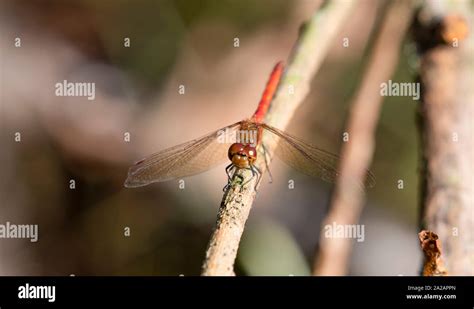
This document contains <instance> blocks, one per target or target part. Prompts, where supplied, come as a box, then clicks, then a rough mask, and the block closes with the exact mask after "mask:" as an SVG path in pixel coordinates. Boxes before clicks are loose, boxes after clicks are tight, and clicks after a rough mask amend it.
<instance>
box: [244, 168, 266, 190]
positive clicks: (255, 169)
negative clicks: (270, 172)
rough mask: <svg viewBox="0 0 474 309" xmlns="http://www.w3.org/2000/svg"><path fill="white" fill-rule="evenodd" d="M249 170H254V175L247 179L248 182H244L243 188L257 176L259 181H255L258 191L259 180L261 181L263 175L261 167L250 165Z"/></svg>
mask: <svg viewBox="0 0 474 309" xmlns="http://www.w3.org/2000/svg"><path fill="white" fill-rule="evenodd" d="M247 169H248V170H250V171H251V172H252V177H251V178H249V179H247V181H246V182H244V183H243V184H242V186H241V190H242V189H243V188H244V186H245V185H246V184H248V183H249V182H250V181H251V180H252V179H253V178H254V177H257V181H256V182H255V188H254V189H255V191H257V185H258V182H259V181H260V178H261V176H262V172H261V171H260V169H259V168H258V167H256V166H255V165H250V167H249V168H247Z"/></svg>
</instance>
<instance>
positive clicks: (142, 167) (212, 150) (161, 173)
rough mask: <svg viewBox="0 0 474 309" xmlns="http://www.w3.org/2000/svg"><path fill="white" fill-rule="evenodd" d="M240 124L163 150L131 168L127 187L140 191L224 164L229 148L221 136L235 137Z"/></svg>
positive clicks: (126, 183) (126, 182)
mask: <svg viewBox="0 0 474 309" xmlns="http://www.w3.org/2000/svg"><path fill="white" fill-rule="evenodd" d="M240 124H241V122H240V121H239V122H236V123H234V124H232V125H230V126H227V127H225V128H222V129H220V130H216V131H214V132H212V133H209V134H207V135H205V136H203V137H201V138H197V139H194V140H192V141H189V142H186V143H183V144H180V145H177V146H174V147H171V148H168V149H165V150H162V151H160V152H157V153H155V154H153V155H151V156H149V157H147V158H145V159H143V160H140V161H138V162H137V163H135V165H133V166H132V167H130V169H129V171H128V177H127V180H125V186H126V187H140V186H145V185H148V184H150V183H152V182H161V181H167V180H172V179H176V178H181V177H185V176H191V175H195V174H199V173H202V172H204V171H206V170H208V169H210V168H212V167H214V166H217V165H220V164H222V163H224V162H225V161H226V160H228V158H227V151H228V149H229V146H230V144H229V143H225V142H222V141H221V140H220V139H219V136H220V135H219V133H221V132H226V134H232V132H235V131H236V130H238V129H239V128H240Z"/></svg>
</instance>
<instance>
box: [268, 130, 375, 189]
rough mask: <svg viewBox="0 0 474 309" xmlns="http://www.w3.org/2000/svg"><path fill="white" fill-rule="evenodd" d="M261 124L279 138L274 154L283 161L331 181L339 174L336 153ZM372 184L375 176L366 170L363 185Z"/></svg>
mask: <svg viewBox="0 0 474 309" xmlns="http://www.w3.org/2000/svg"><path fill="white" fill-rule="evenodd" d="M262 126H263V127H264V128H265V129H266V130H267V131H269V132H271V133H273V136H276V137H278V138H279V141H278V146H277V148H276V150H275V155H276V156H278V157H279V158H280V159H281V160H282V161H283V162H285V163H286V164H288V165H289V166H291V167H292V168H294V169H296V170H297V171H299V172H301V173H303V174H306V175H309V176H314V177H318V178H321V179H322V180H325V181H327V182H331V183H334V182H336V180H337V178H338V177H339V175H340V174H339V171H338V165H339V160H340V158H339V157H338V156H337V155H334V154H332V153H330V152H327V151H325V150H322V149H319V148H317V147H315V146H313V145H310V144H308V143H306V142H304V141H302V140H300V139H298V138H296V137H294V136H291V135H289V134H287V133H285V132H283V131H281V130H279V129H277V128H274V127H272V126H269V125H267V124H262ZM374 185H375V177H374V176H373V174H372V173H371V172H370V171H367V173H366V180H365V182H364V187H367V188H371V187H373V186H374Z"/></svg>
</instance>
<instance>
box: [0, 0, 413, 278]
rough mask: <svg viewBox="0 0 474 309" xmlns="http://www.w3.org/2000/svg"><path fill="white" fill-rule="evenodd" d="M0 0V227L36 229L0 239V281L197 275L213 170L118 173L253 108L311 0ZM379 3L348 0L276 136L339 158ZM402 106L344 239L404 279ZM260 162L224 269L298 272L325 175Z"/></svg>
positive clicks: (406, 109)
mask: <svg viewBox="0 0 474 309" xmlns="http://www.w3.org/2000/svg"><path fill="white" fill-rule="evenodd" d="M0 3H1V10H0V12H1V13H0V14H1V18H0V34H1V35H0V47H1V55H0V61H1V80H0V90H1V110H0V113H1V114H0V126H1V133H0V138H1V147H0V162H1V168H0V176H1V177H0V181H1V183H0V223H2V224H4V223H5V222H6V221H10V222H12V223H17V224H38V225H39V241H38V242H37V243H31V242H30V241H29V240H27V239H20V240H18V239H0V275H69V274H75V275H172V276H175V275H180V274H182V275H185V276H187V275H198V274H199V273H200V267H201V263H202V260H203V258H204V253H205V249H206V245H207V242H208V240H209V237H210V235H211V231H212V228H213V227H214V224H215V219H216V215H217V210H218V206H219V204H220V200H221V198H222V187H223V186H224V184H225V183H226V175H225V172H224V165H223V166H222V167H219V168H215V169H212V170H210V171H208V172H206V173H204V174H200V175H197V176H193V177H189V178H186V179H185V188H184V189H180V188H179V183H178V181H170V182H167V183H159V184H154V185H150V186H147V187H143V188H137V189H126V188H124V187H123V181H124V180H125V178H126V174H127V169H128V167H129V166H130V165H131V164H132V163H133V162H134V161H137V160H138V159H141V158H142V157H144V156H146V155H148V154H150V153H153V152H156V151H158V150H160V149H163V148H165V147H169V146H173V145H176V144H178V143H181V142H185V141H188V140H190V139H193V138H196V137H199V136H202V135H204V134H206V133H208V132H210V131H213V130H215V129H218V128H220V127H223V126H225V125H228V124H230V123H233V122H235V121H238V120H241V119H243V118H245V117H249V116H250V115H251V114H252V113H253V111H254V109H255V108H256V104H257V102H258V100H259V97H260V95H261V92H262V90H263V87H264V85H265V83H266V79H267V76H268V74H269V72H270V71H271V69H272V67H273V65H274V64H275V63H276V62H277V61H279V60H282V59H283V60H285V59H287V57H288V55H289V54H290V51H291V48H292V45H293V43H294V42H295V40H296V38H297V35H298V29H299V27H300V25H301V23H302V22H303V21H305V20H306V19H308V18H309V17H310V16H311V14H312V13H313V11H314V10H315V9H316V8H317V6H318V1H309V0H299V1H284V0H281V1H274V0H272V1H271V0H267V1H251V0H226V1H212V0H207V1H184V0H182V1H168V0H166V1H165V0H163V1H158V0H135V1H127V0H116V1H93V0H74V1H73V0H69V1H61V0H44V1H34V0H15V1H5V0H4V1H2V2H0ZM386 4H387V2H386V1H378V0H364V1H359V2H358V5H357V8H356V9H355V11H354V13H353V14H352V15H351V16H350V18H348V19H347V20H346V22H345V25H344V27H343V29H342V31H340V33H339V35H338V36H337V37H336V38H335V39H334V42H333V45H332V48H331V51H330V52H329V54H328V56H327V58H326V60H325V62H324V65H323V66H322V67H321V69H320V71H319V73H318V74H317V76H316V77H315V79H314V81H313V84H312V91H311V94H310V95H309V96H308V97H307V98H306V100H305V102H304V103H303V104H302V107H301V108H300V109H299V110H298V112H297V113H296V115H295V117H294V119H293V121H292V122H291V125H290V126H289V127H288V128H287V131H288V132H290V133H291V134H293V135H296V136H299V137H301V138H302V139H304V140H306V141H308V142H310V143H312V144H314V145H317V146H318V147H320V148H323V149H327V150H329V151H331V152H334V153H338V151H339V148H340V146H341V143H342V133H343V132H344V127H345V121H346V119H347V116H348V109H349V107H350V106H349V104H350V102H351V98H352V96H353V94H354V91H355V90H356V89H357V86H358V85H359V83H360V82H361V78H362V76H363V69H364V67H365V65H366V64H367V55H368V52H369V51H370V47H371V45H372V43H373V36H374V33H375V32H376V30H377V29H378V26H379V25H380V22H381V19H382V18H383V11H384V10H385V7H386ZM16 38H20V39H21V47H15V39H16ZM125 38H130V47H126V46H124V39H125ZM235 38H238V39H239V46H238V47H235V46H234V39H235ZM343 38H349V40H350V41H349V42H350V44H349V46H348V47H344V46H343ZM416 65H417V58H416V55H415V50H414V46H413V45H411V43H410V42H409V40H406V43H404V46H403V51H402V53H401V59H400V61H399V65H398V69H397V73H396V75H395V76H394V77H393V80H394V81H404V82H411V81H412V80H413V76H414V72H415V71H416ZM63 80H68V81H73V82H74V81H87V82H95V83H96V98H95V100H93V101H89V100H87V99H86V98H83V97H82V98H81V97H75V98H71V97H57V96H55V93H54V90H55V88H54V85H55V84H56V83H57V82H62V81H63ZM180 85H185V94H183V95H181V94H179V92H178V89H179V86H180ZM416 108H417V101H413V100H412V99H411V98H406V97H405V98H404V97H387V98H386V100H385V101H384V103H383V109H382V114H381V119H380V123H379V126H378V129H377V140H376V142H377V145H376V153H375V157H374V162H373V165H372V166H371V170H372V172H373V173H374V174H375V175H376V179H377V185H376V186H375V187H374V188H373V189H370V190H368V192H367V202H366V207H365V210H364V213H363V216H362V224H365V241H364V242H362V243H359V242H354V252H353V257H352V259H351V262H350V264H351V266H350V274H352V275H417V274H418V271H419V268H420V262H421V254H420V253H419V247H418V238H417V232H418V224H417V220H418V211H417V209H418V193H417V192H418V175H417V173H418V172H417V171H418V141H417V137H418V133H417V128H416V122H415V112H416ZM127 132H128V133H130V141H127V140H126V139H125V138H124V136H125V134H126V133H127ZM16 133H20V134H21V141H20V142H16V141H15V134H16ZM271 170H272V174H273V176H274V177H273V178H274V181H273V183H272V184H268V183H267V181H264V182H263V185H262V186H261V188H260V191H259V195H258V198H257V200H256V203H255V204H254V207H253V209H252V212H251V214H250V218H249V221H248V223H247V228H246V230H245V233H244V238H243V240H242V244H241V247H240V251H239V254H238V258H237V262H236V273H237V274H240V275H290V274H292V275H309V274H310V268H311V265H312V261H313V258H314V253H315V249H316V246H317V242H318V239H319V231H320V228H321V221H322V220H323V218H324V215H325V213H326V212H327V208H328V203H329V201H330V196H331V189H332V188H333V185H332V184H327V183H324V182H323V181H321V180H318V179H312V178H310V177H307V176H305V175H301V174H299V173H297V172H295V171H293V170H291V169H289V168H288V167H287V166H286V165H284V164H283V163H281V162H279V161H278V160H275V161H274V162H272V164H271ZM264 177H265V179H267V177H266V175H265V176H264ZM289 179H292V180H294V181H295V188H294V189H293V190H290V189H288V185H287V184H288V180H289ZM71 180H74V181H75V189H70V181H71ZM398 180H403V181H404V188H403V189H399V188H398V183H397V181H398ZM127 227H128V228H130V236H126V235H125V233H124V231H125V229H126V228H127Z"/></svg>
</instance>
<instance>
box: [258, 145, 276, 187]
mask: <svg viewBox="0 0 474 309" xmlns="http://www.w3.org/2000/svg"><path fill="white" fill-rule="evenodd" d="M262 149H263V157H264V158H265V167H266V168H267V172H268V178H270V181H269V183H272V182H273V176H272V172H271V171H270V167H269V166H268V165H269V162H268V157H267V148H266V147H265V144H263V143H262ZM261 174H262V173H260V175H261Z"/></svg>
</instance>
